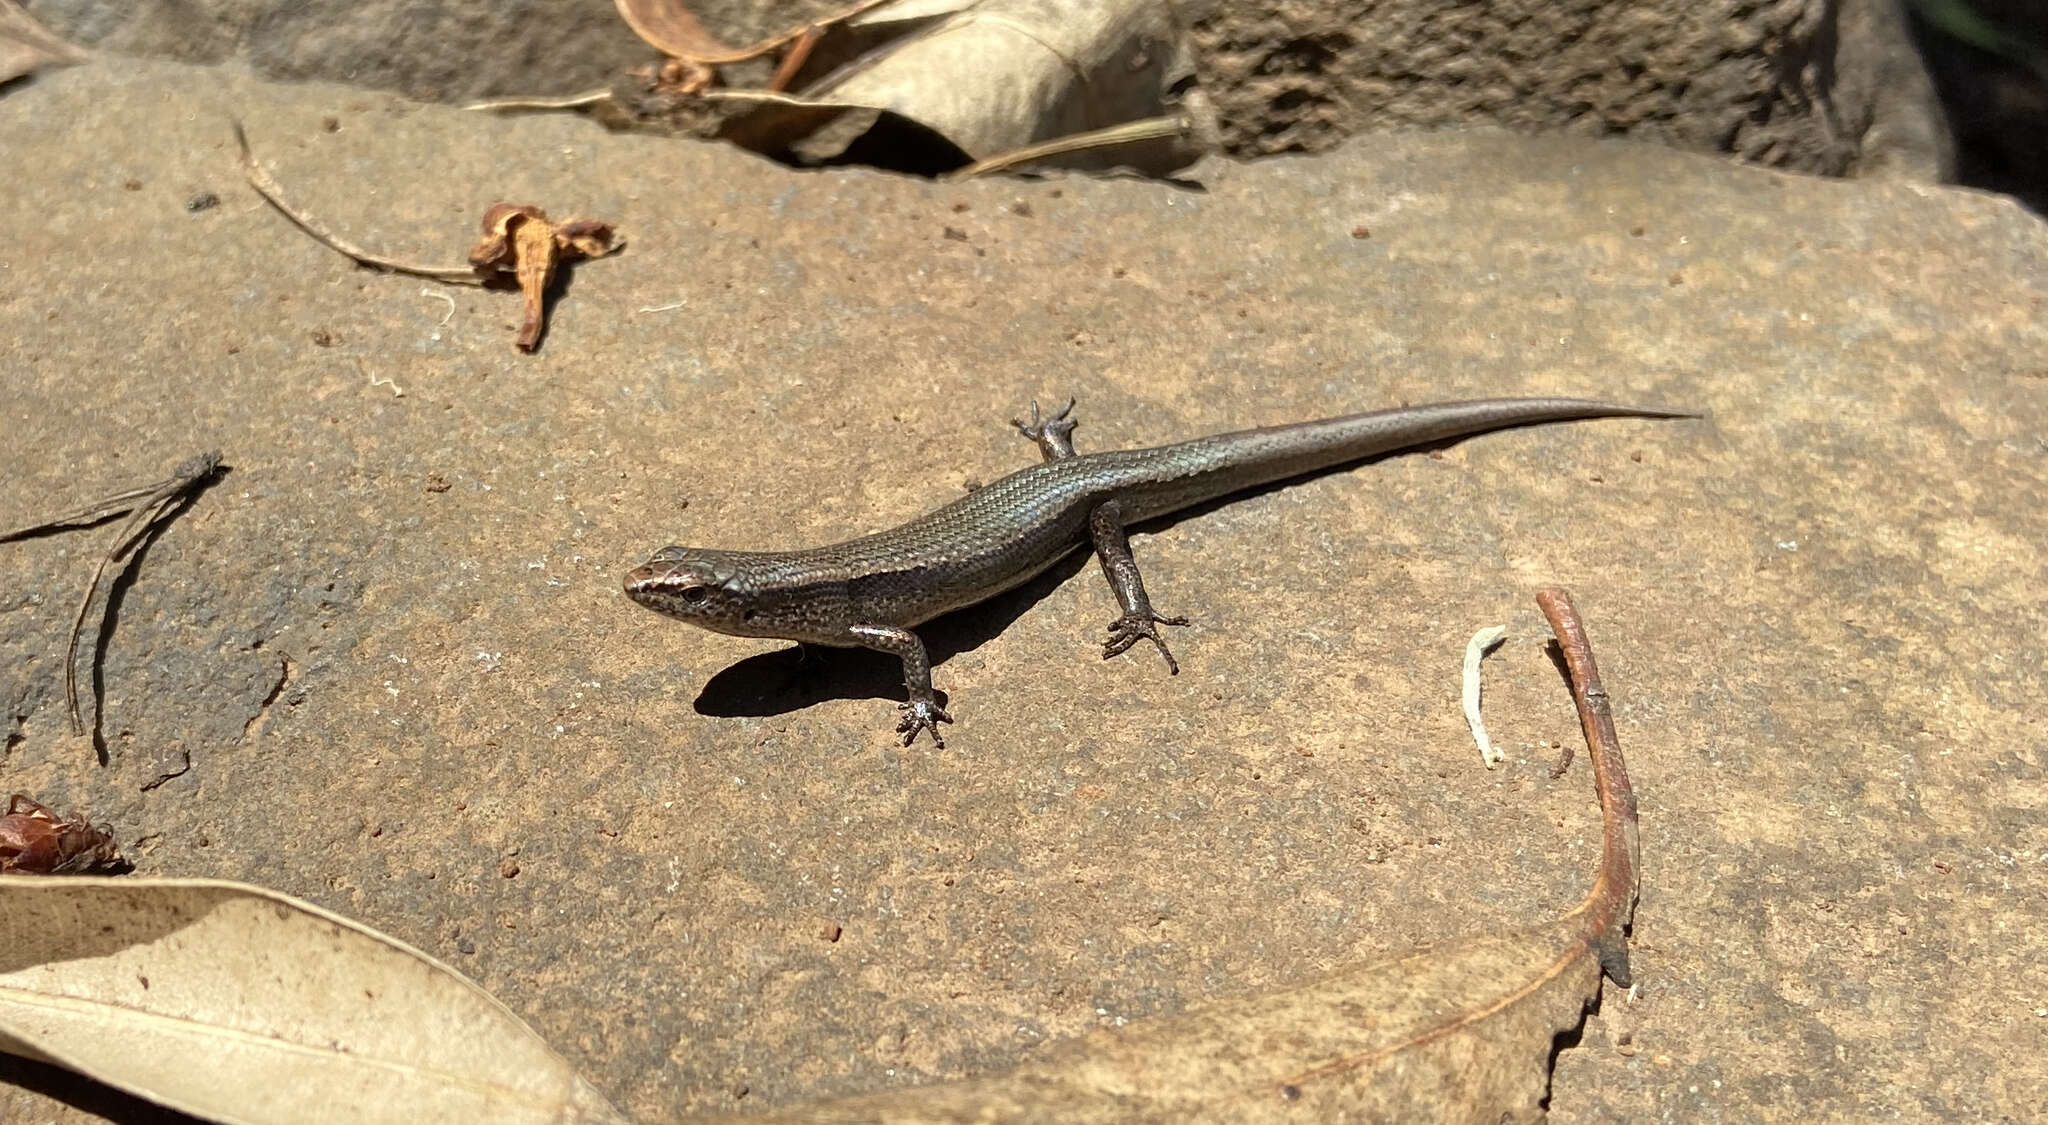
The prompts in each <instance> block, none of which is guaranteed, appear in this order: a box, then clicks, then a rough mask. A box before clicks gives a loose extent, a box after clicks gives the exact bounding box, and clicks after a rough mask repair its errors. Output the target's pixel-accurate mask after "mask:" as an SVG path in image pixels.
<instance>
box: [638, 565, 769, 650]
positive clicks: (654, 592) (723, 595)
mask: <svg viewBox="0 0 2048 1125" xmlns="http://www.w3.org/2000/svg"><path fill="white" fill-rule="evenodd" d="M750 569H751V568H750V567H749V566H748V565H747V557H746V556H745V555H744V554H743V553H741V552H736V551H700V550H697V549H696V548H693V547H663V548H662V549H661V550H659V551H656V552H654V555H653V556H652V557H651V558H649V559H648V560H647V561H646V562H645V563H642V564H641V565H639V566H636V567H634V568H633V569H632V570H631V571H629V572H627V574H626V596H627V597H629V598H632V599H633V600H634V601H636V602H639V603H640V604H641V605H644V606H646V607H647V608H648V609H651V610H653V611H654V612H656V613H661V614H666V615H668V616H670V617H673V618H676V619H678V620H681V621H687V622H689V623H690V624H692V625H696V626H698V627H700V628H704V629H710V630H712V631H713V632H718V633H731V634H733V635H735V636H741V637H747V636H759V635H761V633H760V631H759V629H758V628H756V627H755V626H754V625H753V624H752V622H753V620H754V617H755V612H754V605H753V599H752V597H751V591H752V589H753V583H751V582H750V581H749V580H748V574H749V571H750Z"/></svg>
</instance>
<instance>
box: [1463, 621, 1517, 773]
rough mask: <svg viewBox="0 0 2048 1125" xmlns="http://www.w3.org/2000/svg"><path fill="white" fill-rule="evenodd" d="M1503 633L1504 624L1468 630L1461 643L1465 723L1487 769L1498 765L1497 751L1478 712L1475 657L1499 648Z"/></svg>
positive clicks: (1504, 631) (1478, 658)
mask: <svg viewBox="0 0 2048 1125" xmlns="http://www.w3.org/2000/svg"><path fill="white" fill-rule="evenodd" d="M1507 637H1508V627H1507V626H1505V625H1494V626H1491V627H1490V628H1485V629H1481V630H1479V631H1478V632H1477V633H1474V634H1472V639H1471V640H1470V641H1467V642H1466V643H1465V672H1464V689H1465V690H1464V693H1463V694H1464V703H1465V725H1467V726H1469V727H1471V728H1472V741H1474V742H1477V743H1478V744H1479V760H1480V761H1482V762H1485V763H1486V768H1487V769H1493V768H1495V767H1496V766H1499V765H1500V757H1501V755H1500V751H1499V750H1496V749H1494V746H1493V740H1492V739H1490V738H1488V737H1486V720H1485V719H1482V718H1480V716H1479V661H1480V660H1481V659H1482V658H1484V657H1485V656H1486V654H1487V653H1489V652H1492V651H1493V650H1494V649H1496V648H1499V647H1500V643H1501V642H1502V641H1504V640H1506V639H1507Z"/></svg>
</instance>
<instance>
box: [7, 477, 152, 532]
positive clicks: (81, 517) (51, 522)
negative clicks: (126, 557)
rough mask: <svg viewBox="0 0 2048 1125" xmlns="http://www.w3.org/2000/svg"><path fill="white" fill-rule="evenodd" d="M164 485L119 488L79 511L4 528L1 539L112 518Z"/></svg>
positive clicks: (84, 525) (88, 525)
mask: <svg viewBox="0 0 2048 1125" xmlns="http://www.w3.org/2000/svg"><path fill="white" fill-rule="evenodd" d="M162 487H163V485H162V484H148V485H144V486H142V487H141V488H131V489H129V490H128V491H126V492H117V493H115V494H114V495H112V496H109V497H107V498H106V499H104V500H97V501H94V502H93V503H91V504H87V505H86V506H85V507H83V508H80V509H78V510H77V511H75V512H66V513H64V514H63V515H61V516H52V517H51V518H49V519H46V520H44V521H42V522H41V523H32V524H30V525H28V526H27V527H20V528H16V529H14V530H13V531H9V532H0V543H11V542H13V541H15V540H16V539H28V538H32V537H34V536H37V535H42V534H44V533H46V532H52V531H62V530H63V529H65V528H67V527H90V526H91V525H93V524H96V523H99V522H100V521H101V520H110V519H113V518H114V517H115V516H118V515H120V514H121V513H123V512H126V511H130V510H132V509H133V508H134V507H135V502H136V501H137V500H140V499H142V498H143V497H145V496H148V495H150V494H152V493H154V492H155V491H156V490H157V489H159V488H162Z"/></svg>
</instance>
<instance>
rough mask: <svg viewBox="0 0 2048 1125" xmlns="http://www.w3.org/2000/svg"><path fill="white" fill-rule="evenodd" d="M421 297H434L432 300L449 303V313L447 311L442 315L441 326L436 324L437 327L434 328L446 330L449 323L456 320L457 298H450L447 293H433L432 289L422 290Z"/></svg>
mask: <svg viewBox="0 0 2048 1125" xmlns="http://www.w3.org/2000/svg"><path fill="white" fill-rule="evenodd" d="M420 296H422V297H432V298H434V299H435V300H437V301H446V302H448V311H447V312H445V313H442V314H441V322H440V323H439V324H436V325H434V327H436V328H446V327H448V322H449V321H450V320H452V319H454V317H455V298H453V297H450V296H449V295H448V294H446V293H436V292H434V291H433V290H432V289H422V290H420Z"/></svg>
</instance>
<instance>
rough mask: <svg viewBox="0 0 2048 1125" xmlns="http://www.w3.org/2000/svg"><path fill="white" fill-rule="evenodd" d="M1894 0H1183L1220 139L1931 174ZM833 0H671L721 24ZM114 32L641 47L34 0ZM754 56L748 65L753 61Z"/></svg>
mask: <svg viewBox="0 0 2048 1125" xmlns="http://www.w3.org/2000/svg"><path fill="white" fill-rule="evenodd" d="M1901 3H1902V0H1773V2H1771V3H1756V2H1754V0H1703V2H1702V0H1655V2H1652V3H1646V2H1644V0H1625V2H1624V0H1541V2H1530V0H1489V2H1487V3H1479V4H1475V3H1471V2H1469V0H1372V2H1364V0H1283V2H1281V3H1276V4H1257V5H1247V4H1227V3H1216V2H1213V0H1195V2H1189V3H1181V4H1179V5H1177V6H1176V9H1175V10H1176V11H1177V12H1178V13H1179V14H1180V15H1181V16H1182V17H1183V19H1184V20H1185V21H1186V24H1187V27H1188V29H1189V32H1190V38H1191V41H1192V43H1193V44H1194V46H1195V48H1196V50H1197V53H1198V55H1199V58H1200V70H1201V81H1202V84H1203V86H1204V87H1205V88H1206V90H1207V91H1208V95H1209V97H1210V98H1211V99H1212V100H1213V102H1214V104H1215V105H1216V107H1217V109H1218V110H1219V111H1220V113H1221V116H1222V118H1223V121H1222V134H1221V141H1222V143H1223V144H1224V145H1225V147H1226V150H1227V151H1229V152H1232V153H1235V154H1237V155H1241V156H1257V155H1267V154H1271V153H1277V152H1290V151H1320V150H1323V149H1327V148H1330V147H1332V146H1334V145H1337V144H1340V143H1342V141H1343V140H1344V139H1345V138H1346V137H1350V136H1353V135H1355V134H1358V133H1362V132H1370V131H1379V130H1387V129H1397V128H1407V129H1413V128H1447V127H1459V126H1472V125H1502V126H1506V127H1508V128H1512V129H1516V130H1521V131H1526V132H1536V133H1548V132H1569V133H1575V134H1578V135H1582V136H1628V137H1633V138H1635V139H1638V140H1648V141H1655V142H1658V143H1660V144H1668V145H1672V146H1674V147H1677V148H1684V149H1691V150H1694V151H1700V152H1717V153H1730V154H1734V155H1738V156H1741V157H1742V158H1744V159H1746V160H1750V161H1754V162H1756V163H1760V164H1767V165H1772V166H1777V167H1784V168H1791V169H1796V170H1800V171H1807V172H1821V173H1827V174H1830V175H1842V174H1851V175H1869V174H1883V175H1894V176H1904V177H1908V178H1918V179H1928V180H1933V179H1942V178H1945V177H1946V176H1947V175H1948V174H1949V172H1950V171H1951V163H1952V159H1951V154H1950V152H1949V149H1950V140H1949V136H1948V131H1947V126H1946V124H1945V123H1944V120H1943V115H1942V112H1941V108H1940V106H1939V104H1938V103H1937V101H1936V98H1935V94H1934V87H1933V85H1932V83H1931V82H1930V81H1929V79H1928V76H1927V73H1926V70H1925V68H1924V67H1923V66H1922V65H1921V63H1920V59H1919V56H1918V54H1917V53H1916V52H1915V51H1914V48H1913V45H1912V43H1911V41H1910V38H1909V36H1908V34H1907V30H1906V21H1905V16H1904V14H1903V11H1902V10H1901ZM845 6H846V5H845V4H844V3H843V0H777V2H775V3H762V2H760V0H688V7H689V8H690V10H691V11H693V12H695V13H696V14H697V16H698V17H699V18H700V19H701V20H702V22H703V24H704V25H705V26H706V27H707V28H709V29H711V30H712V31H713V32H714V33H715V34H716V35H718V36H719V37H720V38H722V39H723V40H725V41H726V42H728V43H734V44H740V43H751V42H755V41H757V40H759V39H762V38H764V37H766V36H769V35H772V34H775V33H779V32H782V31H784V30H786V29H787V28H789V27H791V26H794V25H796V24H798V23H800V22H802V21H804V20H813V19H823V18H826V17H829V16H830V15H832V14H834V13H836V12H838V11H841V10H843V8H844V7H845ZM29 7H30V9H31V10H32V11H33V12H34V13H35V14H36V16H37V17H38V18H40V19H41V20H43V21H44V22H45V23H47V24H48V25H49V26H50V27H51V28H52V29H54V30H56V31H57V32H59V33H61V34H63V35H66V36H68V37H70V38H72V39H74V40H76V41H77V42H79V43H82V44H85V45H87V46H91V47H96V48H99V49H103V50H107V51H113V52H120V53H124V54H134V55H145V56H152V57H160V58H173V59H181V60H184V61H188V62H222V61H228V60H233V61H236V62H239V63H243V64H246V65H247V66H248V67H249V68H251V69H252V70H253V71H254V72H255V73H257V74H259V75H262V76H265V77H269V78H278V79H315V78H324V79H330V80H333V81H340V82H347V83H350V84H352V85H358V86H366V87H376V88H383V89H391V90H398V91H402V92H404V93H406V94H408V95H409V96H412V97H415V98H419V99H422V100H428V101H450V102H462V101H468V100H472V99H476V98H483V97H491V96H500V95H527V94H534V95H544V94H565V93H570V92H573V91H581V90H586V89H590V88H592V87H601V86H605V85H608V84H610V83H612V82H613V80H614V79H617V78H618V77H619V76H620V74H621V72H623V71H624V70H625V69H627V68H629V67H633V66H639V65H642V64H644V63H646V62H647V61H649V60H650V59H652V58H654V57H655V53H654V51H653V50H652V49H651V48H649V47H648V46H646V45H645V44H643V43H641V42H640V41H639V40H638V39H637V38H635V37H634V36H633V35H632V33H631V32H630V31H628V30H627V28H626V25H625V22H624V21H623V20H622V19H620V17H619V16H618V14H617V12H616V10H615V8H614V5H613V4H612V3H610V2H609V0H519V2H516V3H492V4H474V3H461V2H451V0H291V2H289V3H286V2H282V0H185V2H181V3H176V4H171V3H162V2H158V3H141V4H131V5H122V4H111V5H110V4H104V3H97V2H94V0H34V2H32V3H31V4H30V5H29ZM759 78H762V79H765V72H764V73H763V74H761V75H760V76H759Z"/></svg>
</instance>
